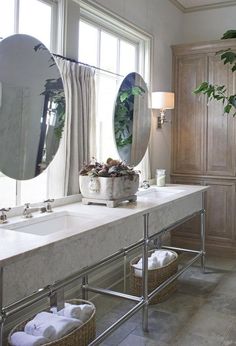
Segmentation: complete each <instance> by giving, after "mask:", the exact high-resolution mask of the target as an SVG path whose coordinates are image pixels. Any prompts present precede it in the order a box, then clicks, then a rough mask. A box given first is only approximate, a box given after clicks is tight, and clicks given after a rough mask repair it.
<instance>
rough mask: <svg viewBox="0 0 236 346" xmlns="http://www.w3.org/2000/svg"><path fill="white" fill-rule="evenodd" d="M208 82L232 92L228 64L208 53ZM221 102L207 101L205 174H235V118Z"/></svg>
mask: <svg viewBox="0 0 236 346" xmlns="http://www.w3.org/2000/svg"><path fill="white" fill-rule="evenodd" d="M209 82H210V83H211V84H217V85H225V86H226V87H227V89H228V90H230V91H232V92H233V85H234V84H235V80H233V78H232V72H231V70H230V67H229V66H225V65H224V64H223V63H222V61H220V59H219V57H218V56H216V55H215V54H214V55H209ZM223 108H224V107H223V105H222V103H221V102H216V101H214V100H212V101H209V102H208V114H207V148H206V151H207V174H213V175H225V176H234V175H235V145H234V133H235V119H234V118H233V117H231V116H226V115H224V112H223Z"/></svg>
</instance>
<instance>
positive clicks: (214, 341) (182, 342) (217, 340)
mask: <svg viewBox="0 0 236 346" xmlns="http://www.w3.org/2000/svg"><path fill="white" fill-rule="evenodd" d="M222 342H223V337H221V336H211V337H209V336H202V335H197V334H191V333H189V332H188V331H185V332H184V333H183V334H182V335H181V336H179V337H178V338H177V339H176V340H175V341H173V343H171V344H170V345H175V346H221V345H222Z"/></svg>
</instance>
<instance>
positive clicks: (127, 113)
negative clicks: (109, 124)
mask: <svg viewBox="0 0 236 346" xmlns="http://www.w3.org/2000/svg"><path fill="white" fill-rule="evenodd" d="M143 93H145V90H144V89H143V88H141V87H140V86H131V87H129V88H125V89H121V90H120V91H119V93H118V97H117V101H116V108H115V117H114V128H115V140H116V145H117V147H118V148H122V147H124V146H126V145H127V144H131V143H132V124H133V111H134V97H135V96H140V95H142V94H143Z"/></svg>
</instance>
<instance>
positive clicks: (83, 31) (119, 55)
mask: <svg viewBox="0 0 236 346" xmlns="http://www.w3.org/2000/svg"><path fill="white" fill-rule="evenodd" d="M150 46H151V37H150V36H149V35H148V34H146V33H144V32H142V31H140V29H138V28H136V27H134V26H133V25H130V24H128V23H125V22H124V21H123V20H121V19H120V18H118V17H114V15H112V14H111V13H106V12H104V10H102V11H100V10H99V8H97V7H96V8H95V7H94V6H93V7H91V6H90V5H88V3H86V2H83V1H82V2H81V16H80V22H79V51H78V59H79V61H80V62H82V63H86V64H89V65H93V66H95V67H96V68H97V69H96V96H97V97H96V99H97V107H96V109H97V112H96V129H97V133H96V138H97V146H96V148H97V152H96V158H97V159H98V160H100V161H103V162H104V161H105V160H106V159H107V158H108V157H114V158H117V155H118V154H117V150H116V147H115V144H114V139H113V110H114V104H115V99H116V94H117V91H118V88H119V85H120V83H121V81H122V79H123V78H124V76H125V75H127V74H128V73H130V72H138V73H140V74H141V75H142V76H143V77H144V79H145V80H146V82H147V84H149V82H150V80H149V75H150V73H149V72H150Z"/></svg>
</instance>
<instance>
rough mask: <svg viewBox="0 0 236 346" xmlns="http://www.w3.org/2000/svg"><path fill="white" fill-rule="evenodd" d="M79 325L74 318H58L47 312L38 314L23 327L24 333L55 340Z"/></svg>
mask: <svg viewBox="0 0 236 346" xmlns="http://www.w3.org/2000/svg"><path fill="white" fill-rule="evenodd" d="M81 325H82V322H81V321H80V320H78V319H75V318H68V317H64V316H58V315H56V314H52V313H49V312H40V313H39V314H37V315H36V316H35V317H34V319H33V320H31V321H29V322H28V323H27V324H26V325H25V332H26V333H28V334H31V335H35V336H38V335H41V336H44V337H46V338H48V339H50V340H56V339H59V338H61V337H62V336H64V335H66V334H67V333H69V332H70V331H71V330H73V329H74V328H76V327H79V326H81Z"/></svg>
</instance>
